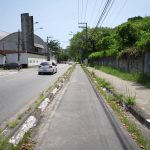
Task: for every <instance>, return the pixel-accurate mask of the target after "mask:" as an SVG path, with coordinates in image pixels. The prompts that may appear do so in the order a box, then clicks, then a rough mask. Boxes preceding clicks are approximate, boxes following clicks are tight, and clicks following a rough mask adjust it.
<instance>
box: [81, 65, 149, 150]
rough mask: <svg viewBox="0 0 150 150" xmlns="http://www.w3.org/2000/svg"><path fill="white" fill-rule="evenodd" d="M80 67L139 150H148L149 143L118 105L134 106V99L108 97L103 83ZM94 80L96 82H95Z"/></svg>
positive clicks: (118, 96)
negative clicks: (124, 102) (123, 103)
mask: <svg viewBox="0 0 150 150" xmlns="http://www.w3.org/2000/svg"><path fill="white" fill-rule="evenodd" d="M82 67H83V69H84V70H85V72H86V74H87V75H88V78H89V79H90V80H91V81H92V82H93V83H94V84H95V86H96V88H97V90H98V91H99V92H100V93H101V94H102V95H103V97H104V99H105V100H106V101H107V102H108V104H109V105H110V106H111V108H112V109H113V111H114V112H115V113H116V114H117V115H118V118H119V119H120V120H121V122H122V124H123V125H124V126H125V127H126V128H127V130H128V132H129V133H130V134H131V135H132V137H133V139H135V140H136V141H137V143H138V144H139V146H140V148H142V149H145V150H150V144H149V142H148V141H146V139H145V138H144V136H143V135H142V133H141V131H140V130H139V129H138V128H137V126H136V124H135V123H133V122H132V121H130V119H129V118H128V117H127V114H126V112H124V111H123V109H122V107H121V105H120V103H122V101H123V100H124V101H126V103H127V105H131V104H134V98H133V97H131V96H127V97H124V96H123V95H118V94H117V95H115V96H113V95H109V94H108V93H107V92H105V91H103V87H102V85H103V83H104V81H103V80H101V79H100V78H98V77H96V76H94V74H93V73H90V72H89V71H88V70H87V68H86V67H85V66H82ZM95 80H96V81H98V82H95ZM106 83H107V82H106ZM122 99H123V100H122Z"/></svg>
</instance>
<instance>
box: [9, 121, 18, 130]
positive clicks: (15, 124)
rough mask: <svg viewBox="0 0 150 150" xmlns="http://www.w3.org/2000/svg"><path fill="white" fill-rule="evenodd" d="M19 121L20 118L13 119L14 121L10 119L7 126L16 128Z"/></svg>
mask: <svg viewBox="0 0 150 150" xmlns="http://www.w3.org/2000/svg"><path fill="white" fill-rule="evenodd" d="M18 123H19V120H18V119H16V120H12V121H10V122H8V123H7V126H8V127H9V128H15V127H16V126H17V125H18Z"/></svg>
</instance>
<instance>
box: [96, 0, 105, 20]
mask: <svg viewBox="0 0 150 150" xmlns="http://www.w3.org/2000/svg"><path fill="white" fill-rule="evenodd" d="M103 3H104V0H102V1H101V2H100V4H99V5H100V7H99V9H98V13H97V15H96V17H95V19H96V20H97V18H98V16H99V14H100V13H101V12H102V10H101V8H102V6H103Z"/></svg>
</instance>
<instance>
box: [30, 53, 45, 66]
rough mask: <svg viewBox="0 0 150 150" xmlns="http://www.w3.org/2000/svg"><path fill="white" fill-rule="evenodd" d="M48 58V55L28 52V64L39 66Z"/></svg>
mask: <svg viewBox="0 0 150 150" xmlns="http://www.w3.org/2000/svg"><path fill="white" fill-rule="evenodd" d="M46 60H47V57H46V56H42V55H36V54H29V53H28V66H37V65H40V63H41V62H43V61H46Z"/></svg>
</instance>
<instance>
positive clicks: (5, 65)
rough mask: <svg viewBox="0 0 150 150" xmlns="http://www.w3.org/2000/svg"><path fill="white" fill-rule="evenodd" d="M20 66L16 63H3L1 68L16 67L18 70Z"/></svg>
mask: <svg viewBox="0 0 150 150" xmlns="http://www.w3.org/2000/svg"><path fill="white" fill-rule="evenodd" d="M21 68H22V66H21V65H20V64H18V63H8V64H4V65H3V69H17V70H20V69H21Z"/></svg>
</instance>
